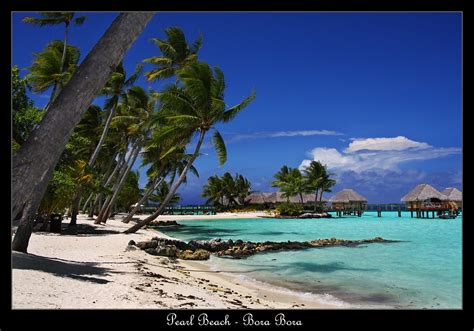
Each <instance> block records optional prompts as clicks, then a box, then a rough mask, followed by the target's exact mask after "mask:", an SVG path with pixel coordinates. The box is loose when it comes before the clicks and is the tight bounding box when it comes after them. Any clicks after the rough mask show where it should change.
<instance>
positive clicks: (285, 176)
mask: <svg viewBox="0 0 474 331" xmlns="http://www.w3.org/2000/svg"><path fill="white" fill-rule="evenodd" d="M331 176H334V174H333V173H329V172H328V170H327V167H326V166H325V165H323V164H321V162H319V161H311V163H310V164H309V165H308V166H307V167H306V168H305V169H303V171H301V170H300V169H298V168H290V167H288V166H286V165H285V166H283V167H281V169H280V170H279V171H278V172H277V173H276V174H275V175H274V181H273V182H272V186H273V187H278V188H279V189H280V191H281V192H282V193H283V194H282V196H283V197H285V198H286V199H287V203H288V204H289V203H290V198H291V197H293V196H297V197H298V198H299V199H300V202H301V204H303V203H304V199H303V195H304V194H305V193H314V210H315V211H321V210H322V209H323V202H322V201H323V193H326V192H327V193H329V192H331V189H332V187H333V186H334V185H336V181H335V180H334V179H332V178H331ZM282 208H286V209H287V206H284V207H282Z"/></svg>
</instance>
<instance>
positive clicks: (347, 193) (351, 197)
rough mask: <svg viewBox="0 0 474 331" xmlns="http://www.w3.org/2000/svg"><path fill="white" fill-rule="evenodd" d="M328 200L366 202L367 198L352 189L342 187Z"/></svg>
mask: <svg viewBox="0 0 474 331" xmlns="http://www.w3.org/2000/svg"><path fill="white" fill-rule="evenodd" d="M329 201H330V202H339V203H340V202H347V203H350V202H367V199H366V198H364V197H363V196H362V195H360V194H359V193H357V192H356V191H354V190H352V189H344V190H342V191H339V192H337V193H336V194H335V195H334V196H333V197H331V198H330V199H329Z"/></svg>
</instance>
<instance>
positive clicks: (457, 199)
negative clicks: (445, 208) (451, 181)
mask: <svg viewBox="0 0 474 331" xmlns="http://www.w3.org/2000/svg"><path fill="white" fill-rule="evenodd" d="M441 193H442V194H444V195H445V196H446V197H447V198H448V201H450V202H454V203H455V204H456V205H457V206H458V207H462V192H461V191H459V190H458V189H457V188H454V187H447V188H445V189H444V190H443V192H441Z"/></svg>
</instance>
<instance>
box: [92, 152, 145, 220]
mask: <svg viewBox="0 0 474 331" xmlns="http://www.w3.org/2000/svg"><path fill="white" fill-rule="evenodd" d="M140 149H141V145H138V146H137V147H136V150H135V151H134V155H133V159H132V162H131V163H130V164H129V165H128V167H127V169H126V170H125V173H124V174H123V176H122V178H121V179H120V182H119V184H118V186H117V189H116V190H115V192H114V194H113V195H112V198H111V199H110V202H109V204H108V206H107V207H106V209H105V212H104V215H103V216H102V219H101V220H100V221H101V222H103V223H105V222H106V221H107V219H108V218H109V215H110V212H111V211H112V207H113V206H114V204H115V202H116V200H117V198H118V195H119V193H120V190H121V189H122V187H123V184H124V183H125V180H126V179H127V177H128V173H129V172H130V169H132V166H133V164H134V163H135V161H136V159H137V157H138V154H139V153H140Z"/></svg>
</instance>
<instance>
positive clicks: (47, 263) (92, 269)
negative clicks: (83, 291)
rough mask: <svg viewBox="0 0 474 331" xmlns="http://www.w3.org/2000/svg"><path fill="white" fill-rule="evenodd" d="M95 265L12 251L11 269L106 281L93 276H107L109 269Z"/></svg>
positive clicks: (106, 281) (103, 282)
mask: <svg viewBox="0 0 474 331" xmlns="http://www.w3.org/2000/svg"><path fill="white" fill-rule="evenodd" d="M97 265H98V263H96V262H76V261H70V260H63V259H57V258H50V257H44V256H39V255H34V254H25V253H19V252H12V268H13V269H22V270H37V271H43V272H47V273H50V274H53V275H55V276H58V277H68V278H72V279H77V280H81V281H86V282H93V283H97V284H106V283H108V282H109V281H108V280H106V279H103V278H97V277H93V276H107V275H109V273H110V269H108V268H104V267H98V266H97ZM88 275H92V276H88Z"/></svg>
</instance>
